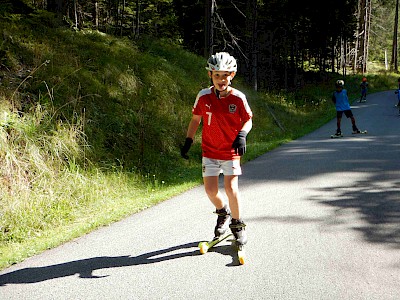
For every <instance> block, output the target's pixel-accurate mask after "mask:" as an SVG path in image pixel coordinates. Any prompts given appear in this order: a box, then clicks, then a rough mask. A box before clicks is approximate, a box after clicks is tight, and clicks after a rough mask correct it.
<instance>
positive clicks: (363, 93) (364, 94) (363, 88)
mask: <svg viewBox="0 0 400 300" xmlns="http://www.w3.org/2000/svg"><path fill="white" fill-rule="evenodd" d="M360 88H361V98H360V103H361V102H367V90H368V81H367V78H366V77H363V78H362V82H361V84H360Z"/></svg>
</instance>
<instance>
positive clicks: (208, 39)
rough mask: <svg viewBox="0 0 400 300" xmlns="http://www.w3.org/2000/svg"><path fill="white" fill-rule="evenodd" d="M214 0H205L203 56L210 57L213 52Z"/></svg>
mask: <svg viewBox="0 0 400 300" xmlns="http://www.w3.org/2000/svg"><path fill="white" fill-rule="evenodd" d="M214 1H215V0H206V14H205V16H206V20H205V30H204V33H205V45H204V56H205V57H210V56H211V55H212V54H213V53H214V9H215V7H214V5H215V4H214Z"/></svg>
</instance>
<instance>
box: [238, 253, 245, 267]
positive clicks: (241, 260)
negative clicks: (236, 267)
mask: <svg viewBox="0 0 400 300" xmlns="http://www.w3.org/2000/svg"><path fill="white" fill-rule="evenodd" d="M238 258H239V263H240V264H241V265H244V262H245V259H246V255H245V253H244V251H243V250H239V251H238Z"/></svg>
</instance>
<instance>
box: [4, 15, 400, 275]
mask: <svg viewBox="0 0 400 300" xmlns="http://www.w3.org/2000/svg"><path fill="white" fill-rule="evenodd" d="M0 21H1V22H0V29H1V30H2V32H3V37H4V41H3V43H2V44H1V46H0V54H1V64H2V66H3V68H2V69H1V70H0V76H1V78H2V85H1V86H0V269H3V268H5V267H7V266H10V265H11V264H14V263H18V262H20V261H22V260H24V259H26V258H27V257H29V256H32V255H35V254H37V253H40V252H41V251H44V250H46V249H49V248H52V247H55V246H57V245H60V244H61V243H64V242H66V241H69V240H71V239H73V238H75V237H78V236H81V235H83V234H85V233H88V232H90V231H92V230H94V229H96V228H98V227H100V226H105V225H108V224H110V223H112V222H115V221H117V220H120V219H122V218H124V217H126V216H129V215H131V214H134V213H137V212H139V211H141V210H143V209H146V208H148V207H151V206H153V205H155V204H156V203H159V202H161V201H164V200H166V199H169V198H171V197H173V196H174V195H177V194H179V193H181V192H183V191H185V190H187V189H189V188H192V187H194V186H197V185H199V184H201V182H202V178H201V165H200V162H201V160H200V157H201V150H200V132H198V137H197V138H196V141H195V143H194V145H193V147H192V149H191V150H190V152H189V155H190V157H191V158H190V160H183V159H181V158H180V155H179V146H180V145H181V144H182V143H183V141H184V138H185V134H186V129H187V125H188V122H189V120H190V118H191V107H192V105H193V102H194V100H195V96H196V94H197V92H198V91H199V89H201V88H203V87H206V86H207V85H208V84H209V79H208V78H207V74H206V71H205V70H204V64H205V60H204V59H203V58H201V57H198V56H196V55H194V54H192V53H189V52H187V51H185V50H184V49H182V48H180V47H178V46H175V45H171V44H168V43H166V42H164V41H152V40H146V39H143V40H141V41H137V42H136V43H133V42H132V41H130V40H127V39H118V38H115V37H112V36H108V35H104V34H100V33H98V32H91V31H82V32H75V31H71V30H70V29H68V28H62V27H57V28H56V29H50V28H49V27H46V26H44V25H43V24H53V23H52V22H53V19H52V17H51V15H48V14H34V15H30V16H29V17H27V18H24V19H21V18H20V17H18V16H14V17H13V18H11V19H10V18H9V19H0ZM339 77H340V76H339V75H337V74H331V75H330V77H329V80H327V81H326V82H323V83H319V84H306V85H305V86H304V87H303V88H302V89H301V90H299V91H297V92H293V93H283V92H281V93H273V92H269V93H267V92H262V91H259V92H254V91H253V90H251V88H249V87H248V86H247V85H246V84H244V83H243V81H242V80H241V79H240V74H239V76H238V77H237V78H235V80H234V86H235V87H237V88H238V89H240V90H241V91H243V92H244V93H245V94H246V95H247V98H248V100H249V103H250V106H251V108H252V110H253V112H254V126H253V130H252V131H251V132H250V134H249V135H248V152H247V153H246V155H245V156H244V159H243V162H246V161H249V160H252V159H254V158H256V157H257V156H259V155H261V154H263V153H265V152H267V151H269V150H272V149H274V148H276V147H277V146H279V145H281V144H283V143H286V142H288V141H290V140H293V139H296V138H298V137H300V136H302V135H304V134H306V133H308V132H311V131H313V130H315V129H316V128H318V127H320V126H321V125H323V124H325V123H326V122H327V121H329V120H331V119H332V118H333V117H334V116H335V111H334V107H333V105H332V104H331V102H330V95H331V92H332V91H333V83H334V82H335V80H336V78H339ZM368 80H369V83H370V92H375V91H379V90H387V89H393V88H395V87H396V84H397V75H396V74H389V73H376V74H370V75H368ZM360 81H361V76H360V75H354V76H348V77H347V78H346V88H347V89H348V90H349V94H350V96H352V97H353V100H355V99H356V98H357V97H358V85H359V82H360ZM332 130H334V129H332Z"/></svg>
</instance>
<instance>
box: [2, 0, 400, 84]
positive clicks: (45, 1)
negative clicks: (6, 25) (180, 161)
mask: <svg viewBox="0 0 400 300" xmlns="http://www.w3.org/2000/svg"><path fill="white" fill-rule="evenodd" d="M395 1H397V0H375V1H372V0H327V1H318V0H307V1H294V0H279V1H278V0H270V1H265V0H250V1H232V0H195V1H189V0H144V1H143V0H90V1H83V0H31V1H27V0H25V1H23V0H15V1H9V2H10V6H12V7H11V8H10V9H14V10H22V11H29V10H30V9H43V10H48V11H50V12H54V13H56V14H57V15H58V16H59V20H60V22H61V23H62V24H63V25H68V26H70V27H71V28H74V29H75V30H81V29H84V28H90V29H95V30H99V31H101V32H105V33H109V34H113V35H116V36H126V37H129V38H131V39H139V38H141V37H142V36H150V37H152V38H157V39H159V38H162V39H168V40H169V41H172V42H174V43H177V44H180V45H182V46H184V47H185V48H186V49H188V50H189V51H191V52H193V53H196V54H199V55H204V56H208V55H210V54H211V53H213V52H215V51H228V52H231V53H232V54H233V55H234V56H235V57H237V58H238V60H239V68H240V72H241V73H242V74H245V78H246V79H247V81H248V83H250V84H251V85H252V86H253V87H254V88H255V89H267V90H271V89H282V88H284V89H285V90H292V89H296V87H298V86H299V85H303V84H304V82H305V81H308V80H315V79H316V78H314V75H313V76H311V75H310V74H314V73H315V72H316V73H318V77H317V78H319V79H320V78H321V76H322V78H323V73H324V72H342V73H344V74H345V73H346V72H348V71H351V72H353V73H356V72H357V73H366V72H367V71H368V70H367V65H368V59H369V57H371V58H372V59H373V60H374V59H379V60H380V62H381V63H383V62H384V61H385V59H386V60H387V59H388V58H387V57H388V56H390V57H391V61H390V64H391V68H392V69H395V70H396V71H397V31H396V28H394V27H393V26H394V25H395V26H397V24H394V23H395V22H394V20H395V16H394V12H395V7H396V3H395ZM6 2H7V1H6ZM397 2H398V1H397ZM393 28H394V30H393ZM394 34H396V38H394ZM382 46H383V47H385V48H384V49H382ZM307 74H308V75H307ZM310 76H311V78H308V77H310Z"/></svg>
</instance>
